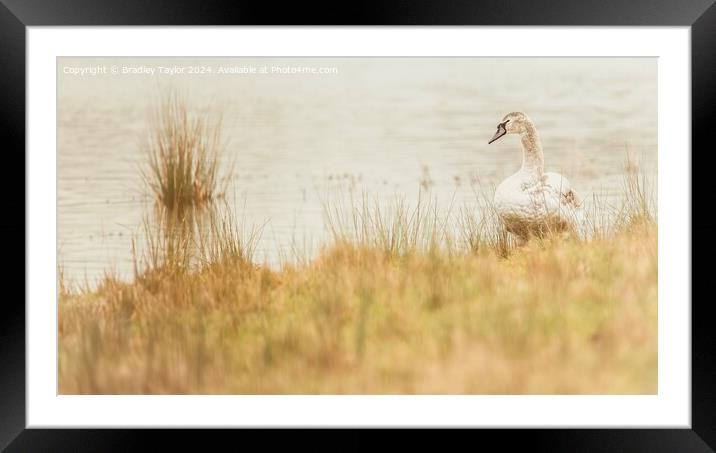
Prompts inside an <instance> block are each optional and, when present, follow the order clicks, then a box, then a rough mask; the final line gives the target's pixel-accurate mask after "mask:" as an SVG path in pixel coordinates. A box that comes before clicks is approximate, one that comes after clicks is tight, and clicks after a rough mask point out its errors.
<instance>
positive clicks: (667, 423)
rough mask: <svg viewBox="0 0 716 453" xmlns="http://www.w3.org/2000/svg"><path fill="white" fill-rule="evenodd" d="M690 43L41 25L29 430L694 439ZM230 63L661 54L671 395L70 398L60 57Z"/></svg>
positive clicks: (664, 313)
mask: <svg viewBox="0 0 716 453" xmlns="http://www.w3.org/2000/svg"><path fill="white" fill-rule="evenodd" d="M525 38H528V39H525ZM690 44H691V31H690V27H459V28H457V27H455V28H452V27H410V28H401V27H351V28H343V27H300V28H290V27H260V28H259V27H28V28H27V106H28V110H27V130H26V134H27V171H28V174H27V176H28V182H27V211H26V212H27V225H28V237H27V242H26V244H27V261H26V266H27V269H26V275H27V283H26V284H27V300H26V315H27V317H26V319H27V326H26V327H27V331H26V332H27V333H26V340H27V343H26V347H27V369H26V379H27V396H26V398H27V427H28V428H41V427H79V426H83V427H112V426H119V427H149V426H152V427H178V426H181V427H190V426H191V427H233V426H409V425H410V426H484V427H503V426H511V427H558V426H562V427H573V426H585V427H681V428H683V427H687V428H690V426H691V401H690V400H691V325H690V320H691V291H690V276H691V262H690V259H689V251H690V243H691V242H690V239H691V224H690V219H691V213H690V206H691V193H690V185H691V183H690V165H691V162H690V156H691V152H690V150H691V102H690V101H691V68H690V56H691V45H690ZM227 55H237V56H246V57H249V56H284V57H290V56H612V57H613V56H656V57H658V58H659V62H658V67H659V69H658V78H659V79H658V86H659V99H658V106H659V111H658V125H659V129H658V144H659V150H658V172H659V173H658V181H659V187H660V188H661V190H660V191H659V200H658V209H659V268H660V269H659V283H658V290H659V302H658V304H659V306H658V310H659V321H658V329H659V330H658V331H659V365H658V382H659V393H658V395H645V396H632V395H624V396H617V395H612V396H597V395H594V396H538V395H531V396H530V395H528V396H520V395H510V396H496V395H481V396H478V395H474V396H430V395H421V396H298V395H296V396H258V395H257V396H240V395H236V396H64V395H62V396H58V395H57V394H56V389H57V375H56V363H57V343H56V341H57V340H56V326H57V322H56V311H55V305H56V294H57V293H56V286H55V284H54V282H56V278H57V266H56V264H57V263H56V253H55V251H56V243H55V231H54V229H52V228H47V226H48V225H56V222H55V220H56V185H55V184H54V182H56V175H55V168H56V166H55V163H56V153H55V149H56V141H55V126H56V121H55V111H56V109H55V99H56V96H55V95H56V92H55V90H56V85H55V80H56V71H57V68H56V58H57V57H58V56H181V57H186V56H227ZM665 181H668V185H666V184H664V182H665ZM665 189H668V190H665ZM665 238H668V241H667V240H666V239H665Z"/></svg>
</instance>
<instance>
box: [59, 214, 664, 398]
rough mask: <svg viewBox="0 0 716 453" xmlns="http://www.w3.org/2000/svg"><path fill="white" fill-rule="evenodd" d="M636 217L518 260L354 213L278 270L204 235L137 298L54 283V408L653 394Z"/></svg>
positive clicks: (651, 251)
mask: <svg viewBox="0 0 716 453" xmlns="http://www.w3.org/2000/svg"><path fill="white" fill-rule="evenodd" d="M633 205H634V206H633V207H629V208H628V211H625V212H624V213H622V218H623V221H622V222H620V223H619V224H618V228H614V229H612V230H610V231H609V232H608V234H607V233H605V234H601V235H593V237H592V238H591V239H589V240H585V239H577V238H563V237H555V238H547V239H544V240H532V241H530V242H529V243H528V244H527V245H526V246H524V247H520V248H511V246H510V245H509V244H508V242H509V241H507V240H506V239H505V236H504V234H500V233H499V231H498V230H497V229H494V228H493V229H491V230H489V232H488V233H489V234H487V233H485V231H486V229H485V226H484V225H478V224H472V225H470V224H469V222H466V223H462V224H461V225H462V226H461V228H462V230H461V233H460V234H458V235H455V240H454V241H453V240H447V239H446V236H445V234H444V231H443V229H442V227H441V225H443V224H442V223H441V222H440V221H439V219H438V217H437V215H430V212H431V210H430V209H427V210H425V211H423V212H424V214H425V215H420V214H416V213H415V212H414V211H409V210H404V211H403V212H402V213H401V211H400V209H403V208H401V207H400V206H398V208H397V209H396V210H394V211H393V215H392V217H387V216H386V215H383V214H381V213H380V212H377V211H376V210H375V209H372V208H371V207H370V206H368V205H366V204H365V203H364V204H363V205H361V206H359V207H358V208H357V210H354V211H348V213H346V211H345V210H343V211H330V210H328V211H327V217H328V222H329V225H330V227H331V229H332V231H333V233H334V240H333V241H332V243H331V244H330V245H327V246H326V247H325V248H324V249H323V250H322V252H321V253H320V254H319V256H318V257H317V258H315V259H313V260H306V261H305V262H304V263H302V264H294V265H286V266H284V267H283V268H282V269H280V270H277V271H274V270H270V269H268V268H266V267H264V266H258V265H256V264H254V263H253V262H252V259H251V253H250V252H251V240H252V239H251V238H252V237H253V236H248V238H249V239H248V240H247V239H246V237H247V236H246V235H244V234H243V233H241V232H240V231H239V230H238V229H235V228H234V227H232V225H235V222H233V221H231V220H229V221H226V220H225V221H222V222H213V223H211V225H214V226H213V227H211V228H208V229H207V228H204V229H200V230H199V231H202V232H201V233H198V235H199V237H200V238H201V239H200V240H196V238H194V239H193V240H191V241H184V242H178V243H177V244H175V245H173V246H172V247H171V249H172V250H174V252H176V250H177V249H178V250H180V251H183V253H179V254H177V253H173V254H172V255H171V256H169V255H167V254H166V253H163V252H162V250H165V249H166V248H167V247H166V245H164V246H161V245H156V248H155V251H154V252H152V251H151V249H150V252H149V255H150V256H148V257H144V258H143V259H139V258H138V262H140V263H141V264H143V265H142V266H138V269H137V275H136V276H135V278H134V279H133V281H131V282H121V281H119V280H117V279H114V278H111V277H107V278H106V279H105V280H104V281H103V282H102V283H101V284H100V285H99V287H98V288H96V289H93V290H73V289H72V288H69V287H68V285H66V284H64V283H63V282H61V285H60V292H61V293H60V295H59V383H60V393H62V394H75V393H102V394H115V393H120V394H125V393H220V394H229V393H241V394H244V393H251V394H253V393H261V394H266V393H310V394H313V393H373V394H383V393H456V394H457V393H477V394H485V393H488V394H514V393H655V392H656V391H657V374H656V371H657V227H656V222H655V220H654V219H653V218H652V217H651V216H650V215H649V214H648V212H647V211H645V210H644V209H646V208H644V205H643V203H642V204H639V203H633ZM639 209H642V210H644V211H643V212H640V211H639ZM361 212H363V214H361ZM432 212H433V213H434V211H432ZM465 219H469V216H466V217H465ZM350 225H353V226H352V227H350ZM495 231H498V232H497V233H495ZM448 239H449V238H448ZM189 243H191V244H193V246H192V247H191V251H189V250H190V249H189V246H188V244H189ZM446 244H447V246H446ZM177 256H178V257H179V258H177ZM191 263H193V264H191Z"/></svg>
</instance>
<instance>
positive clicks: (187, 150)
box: [143, 92, 224, 209]
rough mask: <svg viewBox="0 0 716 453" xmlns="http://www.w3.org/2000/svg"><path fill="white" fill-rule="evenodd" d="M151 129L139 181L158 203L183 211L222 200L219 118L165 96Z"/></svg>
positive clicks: (173, 94) (174, 94)
mask: <svg viewBox="0 0 716 453" xmlns="http://www.w3.org/2000/svg"><path fill="white" fill-rule="evenodd" d="M150 124H151V127H150V130H149V133H148V136H147V140H146V143H145V147H146V154H147V158H148V163H147V166H146V168H145V169H144V170H143V178H144V181H145V183H146V185H147V187H148V188H149V190H150V191H151V192H152V193H153V194H154V196H155V198H156V200H157V201H158V202H159V203H160V204H161V205H163V206H164V207H166V208H167V209H182V208H185V207H187V206H199V205H202V204H204V203H206V202H208V201H211V200H213V199H215V198H217V197H220V196H221V195H222V194H223V189H224V187H223V185H222V184H221V183H220V175H219V171H220V161H221V156H222V152H223V149H224V143H223V142H222V133H221V126H222V120H221V117H220V116H219V115H216V114H214V113H212V112H209V111H198V110H194V109H190V108H189V105H188V103H187V101H186V100H185V99H184V98H183V97H182V96H181V95H180V94H179V93H177V92H169V93H167V94H164V95H163V96H162V97H161V98H160V101H159V103H158V107H157V108H156V110H155V111H154V112H153V116H152V118H151V123H150Z"/></svg>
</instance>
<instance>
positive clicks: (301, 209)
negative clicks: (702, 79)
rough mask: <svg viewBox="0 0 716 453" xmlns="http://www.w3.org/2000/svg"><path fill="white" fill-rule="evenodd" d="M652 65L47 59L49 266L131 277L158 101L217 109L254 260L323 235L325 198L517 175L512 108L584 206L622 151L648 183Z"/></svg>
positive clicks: (614, 185)
mask: <svg viewBox="0 0 716 453" xmlns="http://www.w3.org/2000/svg"><path fill="white" fill-rule="evenodd" d="M97 65H99V66H105V67H106V68H111V67H112V66H116V67H118V68H121V67H122V66H144V67H154V68H156V67H158V66H164V67H168V66H175V65H176V66H179V67H189V66H192V65H201V66H205V67H212V70H213V74H211V75H209V74H191V75H189V74H184V75H159V74H156V73H155V74H154V75H147V74H141V75H130V74H126V75H122V74H117V75H114V74H112V73H111V70H110V71H108V73H107V74H98V75H87V74H86V75H77V74H68V73H66V72H67V71H69V70H70V69H71V68H82V67H89V66H97ZM229 65H234V66H243V67H255V68H261V67H263V66H267V67H268V68H271V67H272V66H293V67H296V66H301V67H316V68H317V67H322V68H335V69H330V72H332V73H330V74H227V75H218V74H216V69H217V68H218V67H220V66H229ZM656 76H657V63H656V59H654V58H310V59H308V58H305V59H304V58H299V59H296V58H293V59H290V58H281V59H261V58H251V59H247V58H232V59H226V58H225V59H204V58H202V59H175V58H172V59H156V58H152V59H148V58H61V59H59V61H58V131H57V143H58V150H57V153H58V154H57V157H58V159H57V162H58V168H57V189H58V192H57V193H58V200H57V202H58V225H57V229H58V256H59V262H60V264H62V265H63V267H64V270H65V276H66V277H67V278H69V279H70V280H72V281H78V280H84V279H87V280H88V281H89V282H95V281H96V280H97V279H98V278H99V277H100V276H101V275H102V273H103V272H104V271H106V270H108V269H110V268H111V269H114V270H115V271H116V272H117V273H118V274H120V276H122V277H130V276H131V271H132V266H131V259H132V256H131V240H132V237H136V236H137V235H138V234H141V228H140V225H141V221H142V217H143V214H144V213H146V212H147V210H148V209H149V207H150V206H151V200H150V199H149V198H148V197H147V196H146V194H145V191H144V188H143V183H142V178H141V176H140V169H141V168H142V166H143V165H144V163H145V160H146V159H145V155H144V154H143V152H142V146H141V143H142V138H143V134H144V133H145V132H146V130H147V126H148V121H147V120H148V117H149V114H150V113H151V109H152V108H153V107H154V106H155V104H156V101H157V95H158V93H159V92H160V90H162V89H166V88H175V89H178V90H180V91H182V92H184V93H185V94H186V95H187V97H188V99H189V101H190V102H191V105H193V106H196V108H200V109H209V110H212V111H216V112H221V113H222V114H223V117H224V136H225V139H226V140H227V148H226V153H225V161H226V162H224V164H223V165H222V168H223V169H224V170H226V169H228V168H229V167H230V165H229V163H230V162H233V170H234V173H233V177H232V178H231V181H230V184H229V194H228V195H229V196H228V198H229V202H230V203H231V204H234V205H236V206H237V210H238V211H239V213H238V215H239V217H243V219H244V221H245V222H246V223H247V224H264V223H265V227H264V229H263V234H262V236H261V240H260V242H259V245H258V259H259V260H262V261H266V262H267V263H269V264H276V263H277V262H278V260H279V256H281V255H282V254H284V255H285V252H286V250H287V249H288V248H290V247H291V245H292V244H295V243H296V242H299V243H301V244H304V245H305V244H312V246H308V249H311V248H312V247H315V246H316V245H317V244H320V243H321V241H323V240H324V239H325V238H326V231H325V228H324V222H323V211H322V204H321V200H325V199H326V197H329V196H330V197H335V196H337V195H338V194H345V193H346V192H347V191H349V190H355V191H357V192H362V191H366V192H368V193H371V194H376V195H377V196H378V197H380V198H382V199H390V198H395V197H396V196H405V197H406V199H409V200H410V199H416V198H417V194H418V192H419V190H421V183H423V185H425V183H426V182H428V181H429V182H430V184H428V185H427V186H428V187H429V190H430V193H431V194H432V196H433V197H436V198H437V199H438V201H439V203H440V204H441V205H443V206H446V205H448V204H450V201H451V200H454V201H453V204H454V205H455V206H471V205H475V202H476V200H475V195H474V191H473V187H475V186H476V185H477V184H478V182H479V185H481V186H482V187H483V188H485V189H489V188H490V187H494V186H495V185H496V184H498V183H499V182H500V181H501V180H502V179H504V178H506V177H507V176H509V175H510V174H512V173H514V172H515V171H516V170H517V169H519V166H520V164H521V154H520V148H519V141H518V139H517V138H516V137H505V138H503V139H501V140H499V141H497V142H495V143H493V144H492V145H487V140H488V139H489V138H490V137H491V136H492V134H493V133H494V130H495V126H496V124H497V122H498V121H499V120H500V119H501V118H502V116H503V115H504V114H506V113H508V112H510V111H514V110H519V111H524V112H526V113H527V114H528V115H529V116H530V117H531V118H532V120H533V121H534V122H535V124H536V126H537V128H538V129H539V132H540V134H541V137H542V142H543V146H544V151H545V169H546V170H548V171H558V172H561V173H562V174H564V175H565V176H567V178H569V179H570V181H571V183H572V186H573V188H575V189H576V190H577V191H578V193H579V194H580V196H581V197H582V198H585V199H589V198H590V197H591V195H592V194H594V193H597V194H599V195H600V196H603V197H606V198H607V199H610V200H617V199H618V198H619V197H620V196H621V195H622V190H623V189H622V177H623V175H624V169H623V168H624V167H623V165H624V161H625V158H626V155H627V151H628V152H629V153H630V154H631V156H632V157H633V158H634V159H635V160H636V161H637V162H638V164H639V167H640V169H641V170H642V171H643V172H645V173H646V174H648V175H655V173H656V163H657V78H656Z"/></svg>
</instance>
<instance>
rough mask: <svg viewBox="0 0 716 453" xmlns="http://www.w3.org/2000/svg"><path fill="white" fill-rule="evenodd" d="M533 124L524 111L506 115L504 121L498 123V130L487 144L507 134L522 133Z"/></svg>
mask: <svg viewBox="0 0 716 453" xmlns="http://www.w3.org/2000/svg"><path fill="white" fill-rule="evenodd" d="M529 124H532V122H531V121H530V119H529V118H528V117H527V115H525V114H524V113H522V112H512V113H508V114H507V115H505V117H504V118H502V121H500V122H499V124H498V125H497V132H495V135H493V136H492V138H491V139H490V141H489V142H487V144H488V145H489V144H490V143H492V142H494V141H495V140H497V139H498V138H500V137H502V136H503V135H507V134H521V133H523V132H526V131H527V126H528V125H529Z"/></svg>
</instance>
